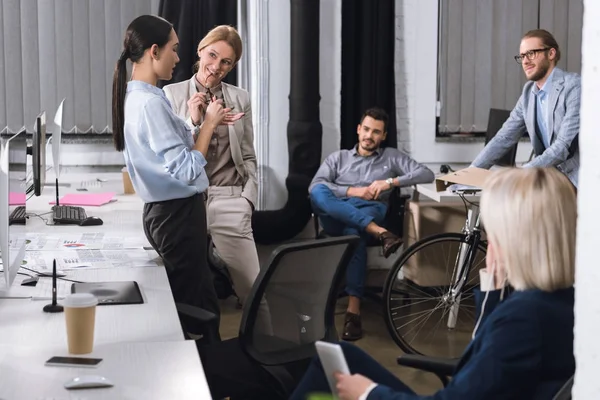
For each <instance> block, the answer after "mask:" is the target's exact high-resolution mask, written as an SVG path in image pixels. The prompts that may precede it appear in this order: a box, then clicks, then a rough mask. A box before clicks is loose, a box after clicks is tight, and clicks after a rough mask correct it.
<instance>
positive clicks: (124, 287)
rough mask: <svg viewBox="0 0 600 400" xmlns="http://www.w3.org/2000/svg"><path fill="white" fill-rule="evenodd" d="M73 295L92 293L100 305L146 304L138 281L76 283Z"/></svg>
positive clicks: (72, 290)
mask: <svg viewBox="0 0 600 400" xmlns="http://www.w3.org/2000/svg"><path fill="white" fill-rule="evenodd" d="M71 293H91V294H93V295H94V296H96V297H97V298H98V305H118V304H143V303H144V299H143V298H142V292H141V291H140V287H139V285H138V283H137V282H136V281H125V282H80V283H74V284H73V285H71Z"/></svg>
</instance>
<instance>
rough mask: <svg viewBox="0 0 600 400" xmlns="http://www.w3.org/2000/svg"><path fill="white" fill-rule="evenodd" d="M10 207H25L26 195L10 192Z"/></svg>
mask: <svg viewBox="0 0 600 400" xmlns="http://www.w3.org/2000/svg"><path fill="white" fill-rule="evenodd" d="M8 205H9V206H24V205H25V193H15V192H10V193H9V194H8Z"/></svg>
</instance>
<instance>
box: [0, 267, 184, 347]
mask: <svg viewBox="0 0 600 400" xmlns="http://www.w3.org/2000/svg"><path fill="white" fill-rule="evenodd" d="M68 277H69V278H70V279H75V280H80V281H90V282H103V281H132V280H133V281H137V282H138V284H139V285H140V289H141V291H142V295H143V296H144V301H145V303H144V304H127V305H115V306H112V305H107V306H98V307H97V309H96V331H95V338H94V343H95V345H101V344H107V343H124V342H153V341H182V340H183V333H182V330H181V324H180V323H179V318H178V316H177V310H176V309H175V302H174V301H173V295H172V294H171V289H170V287H169V282H168V281H167V275H166V272H165V270H164V268H158V267H146V268H143V267H142V268H111V269H93V270H73V271H69V272H68ZM41 279H46V280H50V279H49V278H41ZM15 283H16V282H15ZM61 284H63V283H62V282H61ZM65 284H67V285H70V282H65ZM38 285H39V283H38ZM69 287H70V286H69ZM15 289H17V290H18V293H19V294H23V293H24V292H26V290H27V289H30V290H31V292H32V293H34V292H35V290H36V289H37V288H35V287H33V288H25V287H15ZM11 291H12V288H11ZM48 303H50V301H47V300H39V301H33V300H29V299H0V343H13V344H18V345H28V344H37V345H43V346H52V347H57V346H62V347H63V348H64V349H65V351H66V346H67V336H66V329H65V315H64V313H58V314H49V313H45V312H43V311H42V308H43V307H44V305H45V304H48ZM59 303H60V301H59Z"/></svg>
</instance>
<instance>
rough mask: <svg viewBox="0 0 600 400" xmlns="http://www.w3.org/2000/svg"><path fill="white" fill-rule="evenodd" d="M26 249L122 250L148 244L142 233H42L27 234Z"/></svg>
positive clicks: (140, 247)
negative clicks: (60, 234) (58, 234)
mask: <svg viewBox="0 0 600 400" xmlns="http://www.w3.org/2000/svg"><path fill="white" fill-rule="evenodd" d="M27 241H28V243H27V250H28V251H31V250H68V249H94V250H123V249H142V248H143V247H144V246H146V245H147V244H148V242H147V240H145V237H144V236H142V235H139V236H138V235H134V236H126V237H125V236H108V235H107V234H106V233H104V232H96V233H94V232H87V233H82V234H80V235H77V234H73V235H64V236H54V235H48V234H43V233H28V234H27Z"/></svg>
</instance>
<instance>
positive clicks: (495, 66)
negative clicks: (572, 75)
mask: <svg viewBox="0 0 600 400" xmlns="http://www.w3.org/2000/svg"><path fill="white" fill-rule="evenodd" d="M439 4H440V14H439V15H440V23H439V34H440V39H439V46H440V47H439V60H438V100H439V102H440V104H439V125H438V135H442V136H446V135H452V134H458V133H473V134H476V133H483V132H485V131H486V129H487V119H488V114H489V110H490V108H499V109H506V110H511V109H512V108H513V107H514V106H515V104H516V102H517V99H518V98H519V96H520V94H521V91H522V89H523V84H524V83H525V77H524V75H523V71H522V68H521V66H520V65H519V64H517V63H516V62H515V60H514V59H513V56H514V55H516V54H517V53H518V52H519V44H520V41H521V37H522V36H523V34H524V33H525V32H527V31H528V30H531V29H537V28H542V29H546V30H548V31H550V32H551V33H552V34H553V35H554V37H555V38H556V40H557V42H558V45H559V47H560V49H561V60H560V62H559V63H558V67H560V68H562V69H564V70H566V71H570V72H580V70H581V30H582V26H583V0H568V1H566V0H564V1H563V0H439Z"/></svg>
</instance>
